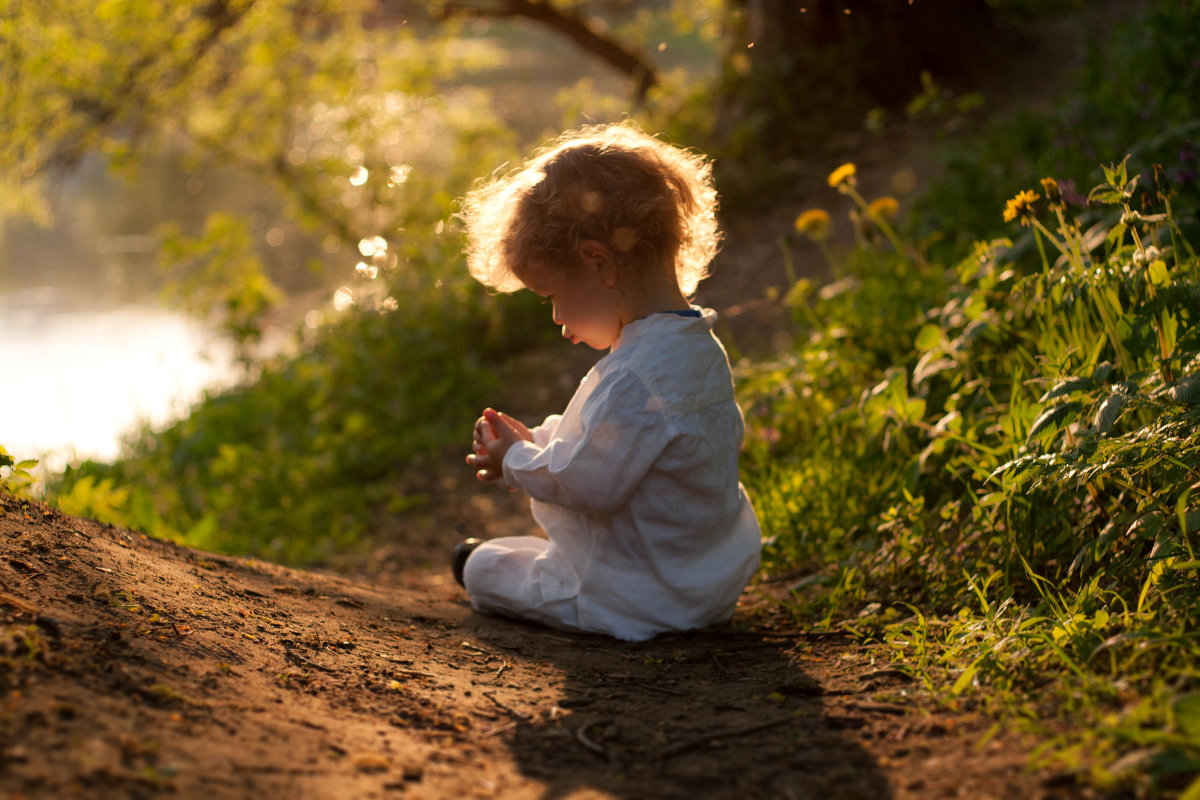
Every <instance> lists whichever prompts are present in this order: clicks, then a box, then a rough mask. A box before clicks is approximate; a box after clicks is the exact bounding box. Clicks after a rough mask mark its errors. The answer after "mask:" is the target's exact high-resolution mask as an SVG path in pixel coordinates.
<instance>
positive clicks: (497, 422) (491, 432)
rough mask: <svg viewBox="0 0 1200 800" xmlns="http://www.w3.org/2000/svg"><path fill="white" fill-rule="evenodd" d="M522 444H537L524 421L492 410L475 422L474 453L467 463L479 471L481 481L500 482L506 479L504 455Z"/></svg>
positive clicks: (484, 413) (477, 474) (477, 475)
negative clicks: (514, 446) (518, 443)
mask: <svg viewBox="0 0 1200 800" xmlns="http://www.w3.org/2000/svg"><path fill="white" fill-rule="evenodd" d="M520 441H527V442H528V441H533V434H532V433H530V432H529V428H527V427H526V426H525V424H524V423H522V422H521V421H520V420H517V419H514V418H513V417H510V416H509V415H508V414H502V413H500V412H499V411H495V410H493V409H490V408H489V409H487V410H485V411H484V412H483V416H482V417H480V418H479V419H477V420H476V421H475V436H474V442H473V443H472V450H473V451H474V452H473V454H472V455H469V456H467V464H469V465H471V466H472V467H475V468H476V472H475V475H476V477H478V478H479V479H480V480H481V481H494V480H499V479H500V478H502V477H504V471H503V468H502V467H503V464H504V456H505V455H506V454H507V453H508V449H509V448H510V447H512V446H513V445H514V444H516V443H517V442H520Z"/></svg>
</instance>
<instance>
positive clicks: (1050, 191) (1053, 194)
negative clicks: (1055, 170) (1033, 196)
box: [1042, 178, 1067, 208]
mask: <svg viewBox="0 0 1200 800" xmlns="http://www.w3.org/2000/svg"><path fill="white" fill-rule="evenodd" d="M1042 191H1043V192H1045V193H1046V199H1047V200H1049V201H1050V207H1051V208H1066V206H1067V204H1066V203H1064V202H1063V196H1062V190H1061V189H1059V188H1058V181H1056V180H1054V178H1042Z"/></svg>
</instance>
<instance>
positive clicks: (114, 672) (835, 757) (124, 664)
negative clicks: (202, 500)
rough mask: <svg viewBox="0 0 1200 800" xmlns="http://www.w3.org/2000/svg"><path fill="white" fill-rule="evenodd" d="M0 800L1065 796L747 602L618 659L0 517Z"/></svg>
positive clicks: (581, 643)
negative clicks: (724, 621)
mask: <svg viewBox="0 0 1200 800" xmlns="http://www.w3.org/2000/svg"><path fill="white" fill-rule="evenodd" d="M0 504H2V505H0V508H2V515H0V691H2V697H0V702H2V703H3V705H2V707H0V791H3V792H4V796H6V797H9V798H18V797H21V798H62V797H88V798H143V797H145V798H150V797H157V796H173V797H186V798H193V797H195V798H199V797H219V798H262V797H313V798H387V797H406V798H463V797H481V798H521V799H522V800H524V799H525V798H630V799H631V800H632V799H633V798H696V797H706V798H707V797H711V798H735V797H736V798H776V797H778V798H810V797H811V798H832V797H841V798H889V797H895V798H910V797H911V798H917V797H921V798H924V797H969V798H989V797H990V798H1015V797H1020V798H1059V797H1062V798H1066V797H1090V796H1092V794H1091V793H1090V792H1089V791H1088V790H1087V789H1084V788H1081V787H1079V786H1077V785H1076V784H1075V783H1074V782H1073V781H1072V780H1071V779H1070V777H1069V776H1064V775H1060V774H1054V773H1044V772H1037V771H1032V770H1030V769H1028V768H1027V767H1026V763H1027V759H1028V755H1029V747H1030V745H1031V743H1030V742H1028V741H1025V740H1023V739H1022V738H1021V737H1020V736H1019V735H1017V734H1015V733H1012V732H1009V731H1005V730H1002V729H996V728H994V727H993V724H992V722H991V721H990V720H988V719H986V718H984V717H982V716H979V715H975V714H971V713H950V712H947V711H944V710H939V709H938V708H937V706H936V704H935V703H934V702H933V699H932V698H930V697H928V696H927V695H925V693H924V692H922V691H920V690H918V688H917V687H915V686H914V685H913V684H911V683H909V682H908V681H907V680H906V679H905V677H904V676H903V675H902V674H901V673H899V672H897V671H896V670H894V669H892V668H890V667H889V666H888V665H887V664H886V663H884V662H883V661H880V660H877V659H876V657H875V653H873V651H872V650H871V649H870V648H863V647H861V646H856V645H855V644H853V643H852V642H850V641H848V640H845V639H841V638H838V637H836V636H821V635H812V634H808V633H806V632H805V631H803V630H799V629H797V628H796V627H795V625H794V624H793V623H791V622H789V621H788V620H787V619H785V618H784V617H783V616H781V615H780V614H779V612H778V604H777V603H776V602H774V600H773V599H772V596H771V594H772V592H771V588H770V586H769V585H763V586H759V587H757V588H755V589H752V590H750V591H748V592H747V593H746V595H745V596H744V598H743V601H742V605H741V608H740V610H739V611H738V613H737V615H736V617H735V618H734V620H733V622H732V623H731V624H729V625H726V626H723V627H721V628H718V629H714V630H710V631H705V632H700V633H694V634H688V635H674V636H664V637H661V638H658V639H655V640H653V641H651V642H648V643H642V644H626V643H620V642H615V641H612V640H609V639H607V638H603V637H595V636H584V635H568V634H562V633H557V632H551V631H547V630H544V629H541V628H535V627H532V626H528V625H525V624H522V623H519V622H514V621H510V620H505V619H497V618H490V617H485V616H481V615H478V614H476V613H473V612H472V610H471V609H470V607H469V605H468V603H467V599H466V596H465V594H464V593H463V592H462V591H461V589H459V588H458V586H457V585H456V584H455V583H454V582H453V580H452V579H451V578H450V576H449V575H448V573H447V571H446V570H445V569H425V568H413V569H409V570H405V571H401V572H396V573H392V575H391V579H390V580H386V581H383V582H378V581H377V582H367V581H362V580H354V579H350V578H347V577H344V576H342V575H338V574H334V573H325V572H312V571H307V572H306V571H300V570H293V569H287V568H283V567H280V566H277V565H273V564H268V563H263V562H259V561H252V560H248V559H242V558H233V557H230V556H224V555H216V554H212V553H205V552H200V551H196V550H191V549H188V548H185V547H181V546H178V545H175V544H171V543H168V542H163V541H159V540H154V539H149V538H147V537H146V536H144V535H142V534H139V533H136V532H132V531H127V530H122V529H119V528H113V527H110V526H104V525H101V524H99V523H96V522H94V521H91V520H85V519H77V518H73V517H69V516H66V515H63V514H62V513H60V512H58V511H56V510H54V509H51V508H49V507H47V506H44V505H41V504H38V503H31V502H27V501H21V500H17V499H14V498H11V497H7V496H6V497H3V498H0Z"/></svg>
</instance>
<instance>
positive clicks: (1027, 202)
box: [1004, 189, 1038, 225]
mask: <svg viewBox="0 0 1200 800" xmlns="http://www.w3.org/2000/svg"><path fill="white" fill-rule="evenodd" d="M1037 199H1038V196H1037V194H1036V193H1034V192H1031V191H1029V190H1028V189H1025V190H1023V191H1020V192H1017V196H1016V197H1014V198H1013V199H1012V200H1009V201H1008V202H1007V203H1005V204H1004V221H1005V222H1012V221H1013V220H1014V219H1019V220H1020V221H1021V224H1022V225H1028V224H1029V220H1031V219H1033V204H1034V203H1036V202H1037Z"/></svg>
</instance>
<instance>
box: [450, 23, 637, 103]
mask: <svg viewBox="0 0 1200 800" xmlns="http://www.w3.org/2000/svg"><path fill="white" fill-rule="evenodd" d="M455 14H474V15H477V16H481V17H495V18H501V17H524V18H525V19H528V20H530V21H532V22H536V23H538V24H539V25H542V26H544V27H546V28H549V29H550V30H551V31H553V32H555V33H557V34H559V35H561V36H564V37H566V38H567V39H569V40H570V41H571V42H573V43H574V44H575V45H576V46H577V47H579V49H581V50H583V51H584V52H586V53H590V54H591V55H593V56H595V57H597V58H599V59H600V60H601V61H603V62H604V63H606V64H608V65H609V66H610V67H612V68H614V69H616V70H617V71H619V72H621V73H623V74H625V75H627V76H629V77H630V78H632V79H633V81H634V100H635V102H636V103H638V104H641V102H642V101H643V100H645V99H646V93H647V92H649V91H650V89H651V87H653V86H654V85H655V84H657V83H658V71H657V69H656V68H655V66H654V64H653V63H652V62H651V61H650V59H649V58H648V57H647V56H646V55H645V54H644V53H642V52H640V51H639V50H638V49H637V48H635V47H632V46H630V45H628V44H625V43H622V42H620V41H618V40H617V39H615V38H613V37H612V36H609V35H608V34H606V33H604V32H603V31H601V30H599V29H597V28H596V26H594V25H592V24H591V23H589V22H588V20H587V19H586V18H584V17H583V16H582V15H581V14H579V13H577V12H575V11H572V10H571V9H567V8H560V7H558V6H555V5H554V3H553V1H552V0H497V2H495V3H487V2H475V3H472V2H460V1H459V0H448V2H446V3H445V4H444V6H443V7H442V11H441V12H440V17H441V18H443V19H444V18H446V17H449V16H452V15H455Z"/></svg>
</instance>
